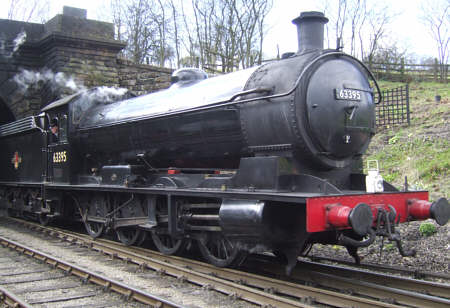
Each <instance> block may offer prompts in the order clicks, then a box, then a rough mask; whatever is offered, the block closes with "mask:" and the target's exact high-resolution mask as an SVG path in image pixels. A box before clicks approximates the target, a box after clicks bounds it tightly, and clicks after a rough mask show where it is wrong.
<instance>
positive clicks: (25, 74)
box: [14, 69, 128, 103]
mask: <svg viewBox="0 0 450 308" xmlns="http://www.w3.org/2000/svg"><path fill="white" fill-rule="evenodd" d="M14 81H15V82H16V83H17V85H18V86H19V90H20V91H21V92H22V93H23V94H25V92H27V91H28V90H30V89H36V88H39V87H41V86H43V85H46V86H48V87H50V89H51V90H52V91H54V92H59V93H63V92H72V93H76V92H82V95H83V99H86V100H90V101H97V102H103V103H111V102H114V101H117V100H119V99H121V97H122V96H123V95H124V94H125V93H127V92H128V89H125V88H116V87H106V86H101V87H97V88H94V89H92V90H89V91H88V88H87V87H86V86H85V85H84V84H83V83H82V82H80V81H77V80H75V79H74V78H73V77H72V76H67V75H66V74H64V73H62V72H58V73H53V72H52V71H51V70H49V69H44V70H42V71H40V72H36V71H30V70H22V71H21V72H20V73H19V74H17V75H15V76H14Z"/></svg>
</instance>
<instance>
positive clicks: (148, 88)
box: [117, 59, 172, 95]
mask: <svg viewBox="0 0 450 308" xmlns="http://www.w3.org/2000/svg"><path fill="white" fill-rule="evenodd" d="M117 65H118V69H119V85H120V87H123V88H127V89H129V90H130V91H132V92H133V93H135V94H136V95H143V94H146V93H150V92H155V91H158V90H161V89H165V88H168V87H169V86H170V76H171V74H172V70H171V69H168V68H164V67H157V66H151V65H144V64H134V63H133V62H131V61H128V60H125V59H117Z"/></svg>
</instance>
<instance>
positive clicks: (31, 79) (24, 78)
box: [14, 69, 86, 93]
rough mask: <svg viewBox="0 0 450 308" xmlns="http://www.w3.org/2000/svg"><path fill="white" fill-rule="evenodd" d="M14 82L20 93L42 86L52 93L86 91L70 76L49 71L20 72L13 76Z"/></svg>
mask: <svg viewBox="0 0 450 308" xmlns="http://www.w3.org/2000/svg"><path fill="white" fill-rule="evenodd" d="M14 81H15V82H16V83H17V85H18V86H19V89H20V91H21V92H22V93H25V92H26V91H28V89H29V88H30V87H38V86H41V85H42V84H46V85H48V86H50V88H51V89H52V90H53V91H57V90H66V89H69V90H71V91H73V92H79V91H84V90H86V87H85V86H84V85H83V84H82V83H78V82H76V81H75V80H74V79H73V77H72V76H66V75H65V74H64V73H62V72H59V73H56V74H55V73H53V72H52V71H51V70H49V69H44V70H42V71H40V72H35V71H29V70H22V71H21V72H20V73H19V74H17V75H15V76H14Z"/></svg>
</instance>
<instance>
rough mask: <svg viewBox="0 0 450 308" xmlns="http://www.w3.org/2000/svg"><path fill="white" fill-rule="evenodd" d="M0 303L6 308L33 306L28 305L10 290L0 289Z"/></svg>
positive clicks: (27, 307)
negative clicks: (6, 306)
mask: <svg viewBox="0 0 450 308" xmlns="http://www.w3.org/2000/svg"><path fill="white" fill-rule="evenodd" d="M0 302H2V303H4V304H6V305H8V307H15V308H32V307H33V306H31V305H29V304H28V303H27V302H25V301H24V300H23V299H22V298H20V297H19V296H17V295H16V294H14V293H13V292H11V291H10V290H8V289H6V288H4V287H0Z"/></svg>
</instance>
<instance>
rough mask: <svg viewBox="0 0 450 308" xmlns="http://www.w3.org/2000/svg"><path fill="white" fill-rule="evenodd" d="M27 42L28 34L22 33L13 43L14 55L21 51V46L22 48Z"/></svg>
mask: <svg viewBox="0 0 450 308" xmlns="http://www.w3.org/2000/svg"><path fill="white" fill-rule="evenodd" d="M26 40H27V33H26V32H25V31H22V32H20V33H19V34H18V35H17V37H16V38H15V39H14V41H13V44H14V45H13V52H12V53H13V54H14V53H15V52H16V51H17V50H19V48H20V46H22V45H23V43H25V41H26Z"/></svg>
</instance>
